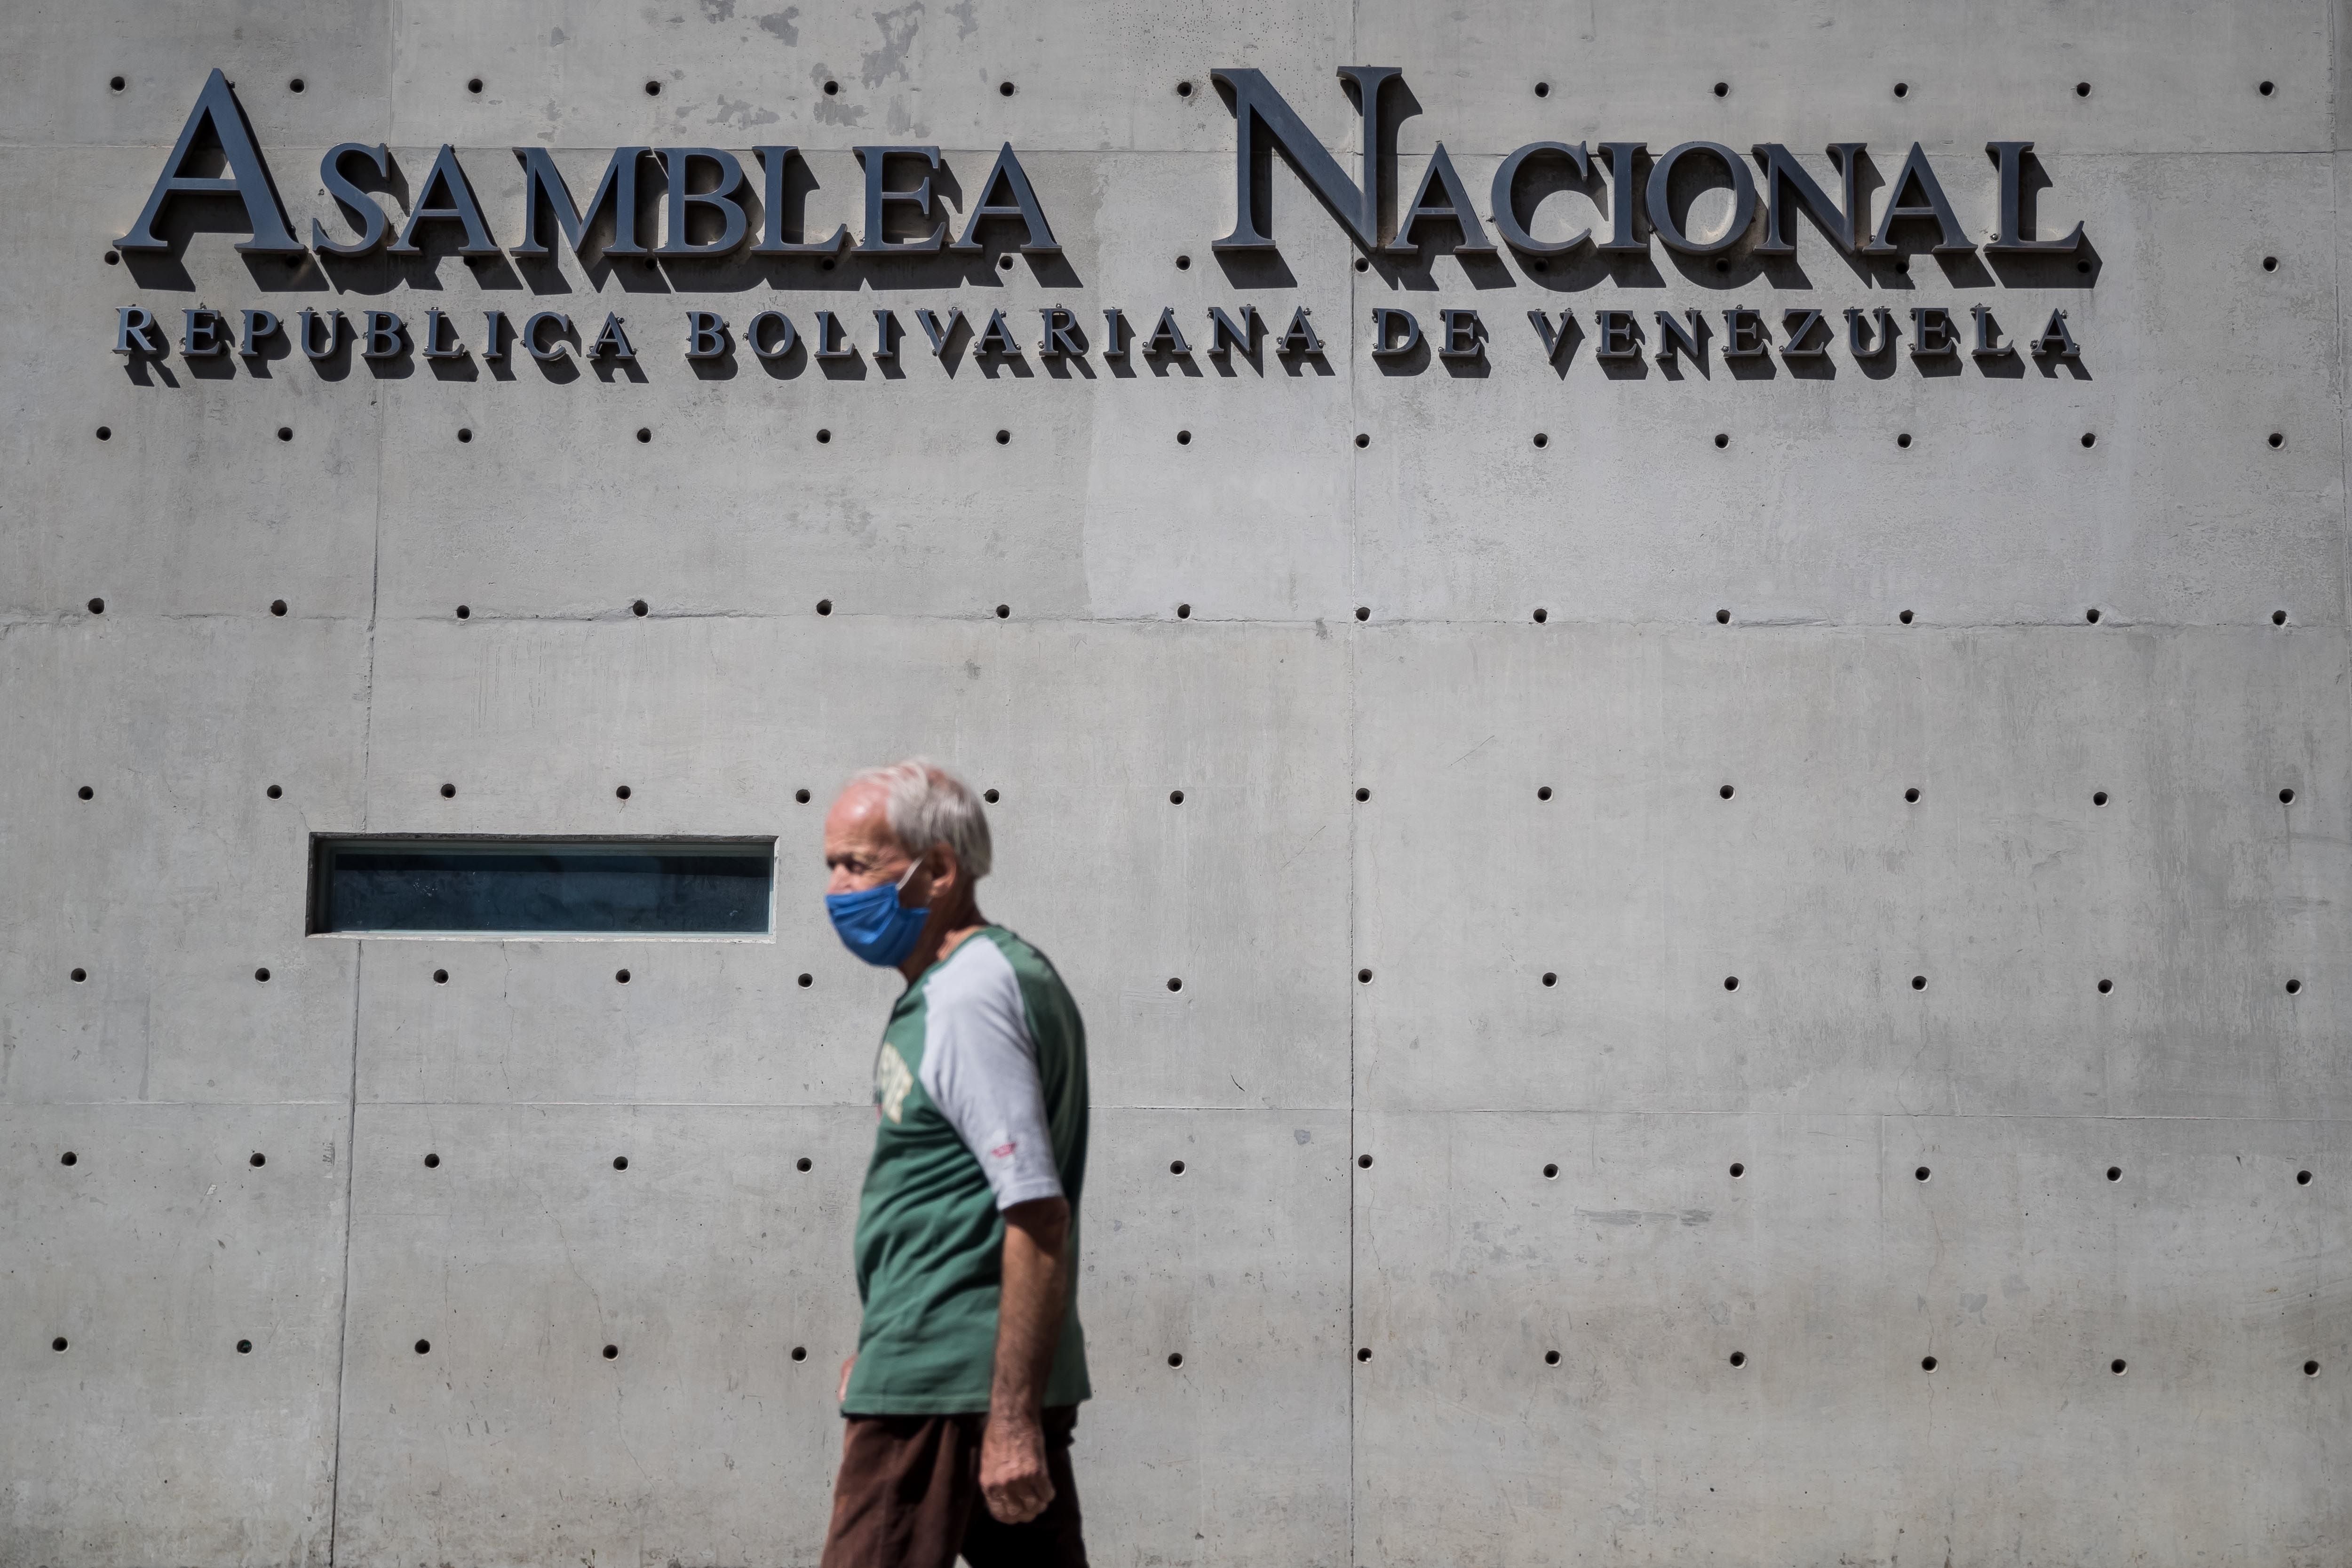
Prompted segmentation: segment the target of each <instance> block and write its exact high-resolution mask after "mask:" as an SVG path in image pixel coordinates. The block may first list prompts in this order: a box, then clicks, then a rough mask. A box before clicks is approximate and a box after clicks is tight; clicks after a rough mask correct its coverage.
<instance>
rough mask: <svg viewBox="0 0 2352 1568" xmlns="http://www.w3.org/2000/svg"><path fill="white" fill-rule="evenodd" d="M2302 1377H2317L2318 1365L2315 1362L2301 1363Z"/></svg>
mask: <svg viewBox="0 0 2352 1568" xmlns="http://www.w3.org/2000/svg"><path fill="white" fill-rule="evenodd" d="M2303 1375H2304V1376H2305V1377H2317V1376H2318V1375H2319V1363H2317V1362H2315V1361H2307V1362H2305V1363H2303Z"/></svg>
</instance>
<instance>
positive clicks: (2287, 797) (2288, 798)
mask: <svg viewBox="0 0 2352 1568" xmlns="http://www.w3.org/2000/svg"><path fill="white" fill-rule="evenodd" d="M2279 804H2280V805H2294V791H2293V790H2291V789H2283V790H2281V791H2279Z"/></svg>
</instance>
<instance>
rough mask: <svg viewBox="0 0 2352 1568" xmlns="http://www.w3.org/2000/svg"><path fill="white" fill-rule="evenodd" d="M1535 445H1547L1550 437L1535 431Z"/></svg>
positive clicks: (1549, 443)
mask: <svg viewBox="0 0 2352 1568" xmlns="http://www.w3.org/2000/svg"><path fill="white" fill-rule="evenodd" d="M1536 445H1537V446H1538V447H1549V446H1550V445H1551V437H1549V436H1547V435H1545V434H1544V433H1543V432H1542V431H1540V430H1538V431H1537V432H1536Z"/></svg>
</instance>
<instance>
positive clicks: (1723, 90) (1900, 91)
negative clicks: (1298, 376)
mask: <svg viewBox="0 0 2352 1568" xmlns="http://www.w3.org/2000/svg"><path fill="white" fill-rule="evenodd" d="M129 85H130V84H129V83H128V82H127V81H126V80H124V79H123V78H121V77H119V76H118V77H110V78H109V79H108V80H107V86H108V87H109V88H110V89H112V90H114V91H116V92H121V91H124V90H125V89H127V88H128V87H129ZM229 86H231V87H232V88H234V87H235V86H236V83H235V82H231V83H229ZM661 89H662V87H661V83H660V82H658V81H656V80H654V79H650V78H648V79H646V97H647V98H659V97H660V96H661ZM286 90H287V91H289V92H300V91H302V90H303V81H302V79H301V78H300V77H299V76H298V77H295V78H293V79H290V80H289V81H288V82H287V84H286ZM466 90H467V92H469V93H473V94H475V95H477V96H478V95H479V94H480V93H481V91H482V79H481V78H480V77H469V78H467V80H466ZM1019 90H1020V88H1019V87H1018V86H1017V85H1015V84H1014V83H1013V82H1012V81H1009V80H1007V81H1000V82H998V83H997V84H996V91H997V96H999V97H1000V98H1011V97H1012V96H1013V94H1014V93H1016V92H1018V91H1019ZM1535 90H1536V96H1537V97H1538V98H1549V97H1550V96H1551V83H1549V82H1548V81H1539V82H1538V83H1536V89H1535ZM2254 90H2255V91H2256V92H2258V93H2260V94H2261V95H2262V96H2263V97H2264V98H2269V97H2270V96H2272V95H2273V93H2275V92H2276V91H2277V90H2278V84H2277V83H2275V82H2272V81H2263V82H2259V83H2257V84H2256V85H2255V88H2254ZM840 93H841V82H840V80H839V79H837V78H832V77H828V78H826V79H825V82H824V95H825V96H826V97H827V98H835V97H838V96H840ZM1176 96H1177V97H1179V98H1191V97H1192V82H1191V81H1190V80H1189V79H1187V80H1183V81H1180V82H1178V83H1177V84H1176ZM1715 96H1716V97H1717V98H1728V97H1730V96H1731V84H1730V83H1729V82H1727V81H1719V82H1717V83H1716V84H1715ZM1910 96H1911V84H1910V83H1909V82H1907V81H1898V82H1896V83H1895V97H1897V98H1908V97H1910ZM2074 96H2075V97H2076V98H2088V97H2090V96H2091V84H2090V83H2089V82H2087V81H2078V82H2076V83H2075V84H2074Z"/></svg>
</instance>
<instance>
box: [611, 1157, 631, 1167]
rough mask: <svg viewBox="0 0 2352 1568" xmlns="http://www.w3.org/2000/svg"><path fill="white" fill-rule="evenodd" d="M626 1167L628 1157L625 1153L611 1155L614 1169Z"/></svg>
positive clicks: (627, 1165)
mask: <svg viewBox="0 0 2352 1568" xmlns="http://www.w3.org/2000/svg"><path fill="white" fill-rule="evenodd" d="M628 1168H629V1157H628V1156H627V1155H626V1154H615V1155H614V1156H613V1169H614V1170H616V1171H625V1170H627V1169H628Z"/></svg>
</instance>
